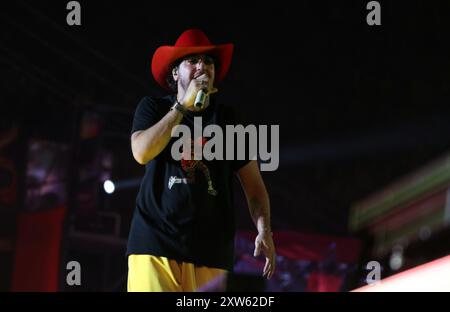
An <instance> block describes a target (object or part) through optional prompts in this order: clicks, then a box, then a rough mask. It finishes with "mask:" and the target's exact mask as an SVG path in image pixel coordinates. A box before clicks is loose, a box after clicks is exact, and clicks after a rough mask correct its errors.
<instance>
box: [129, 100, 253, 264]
mask: <svg viewBox="0 0 450 312" xmlns="http://www.w3.org/2000/svg"><path fill="white" fill-rule="evenodd" d="M174 100H175V96H174V95H170V96H166V97H162V98H153V97H144V98H143V99H142V100H141V102H140V103H139V105H138V107H137V109H136V112H135V115H134V120H133V127H132V133H133V132H135V131H138V130H146V129H148V128H149V127H151V126H153V125H154V124H156V123H157V122H158V121H159V120H161V118H162V117H164V116H165V115H166V114H167V112H168V111H169V109H170V107H171V106H172V105H173V103H174ZM211 100H212V98H211ZM196 116H201V117H202V127H203V128H204V127H206V126H207V125H210V124H215V125H219V126H221V127H222V129H223V132H224V135H223V137H224V141H225V125H226V124H232V125H235V124H239V123H238V122H237V121H236V120H235V119H234V118H235V115H234V114H233V112H232V111H230V109H229V108H226V107H224V106H222V105H219V104H217V103H215V102H214V101H211V103H210V105H209V106H208V107H207V108H206V109H204V110H203V111H201V112H191V111H188V113H187V115H186V116H185V117H183V119H182V121H181V124H184V125H187V126H188V127H189V128H190V130H191V134H192V139H193V140H194V141H193V142H197V143H193V144H204V143H205V140H208V139H209V138H201V139H199V138H194V137H193V136H194V127H193V124H194V117H196ZM176 140H178V138H171V140H170V141H169V144H168V145H167V146H166V147H165V148H164V150H163V151H162V152H161V153H160V154H158V155H157V156H156V157H155V158H154V159H153V160H151V161H150V162H148V163H147V164H146V166H145V175H144V178H143V180H142V182H141V186H140V190H139V193H138V195H137V199H136V208H135V211H134V215H133V220H132V224H131V229H130V235H129V238H128V247H127V254H128V255H129V254H151V255H154V256H163V257H167V258H170V259H174V260H178V261H185V262H191V263H194V264H197V265H204V266H208V267H215V268H222V269H226V270H232V268H233V256H234V234H235V216H234V209H233V205H232V204H233V194H232V191H233V187H232V181H233V180H232V179H233V172H235V171H237V170H238V169H239V168H241V167H243V166H244V165H245V164H247V163H248V162H249V160H212V161H208V160H206V159H204V158H203V159H202V160H201V161H197V160H184V159H181V160H179V161H176V160H174V159H173V158H172V155H171V148H172V144H173V143H174V142H175V141H176ZM199 142H203V143H199ZM224 145H226V144H224ZM192 150H194V148H192ZM223 151H224V153H223V155H224V159H225V156H226V147H225V146H224V147H223Z"/></svg>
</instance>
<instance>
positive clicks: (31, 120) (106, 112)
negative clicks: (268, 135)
mask: <svg viewBox="0 0 450 312" xmlns="http://www.w3.org/2000/svg"><path fill="white" fill-rule="evenodd" d="M79 2H80V4H81V8H82V25H81V26H68V25H67V24H66V14H67V10H66V4H67V1H14V2H11V3H8V4H2V9H1V11H0V42H1V44H0V73H1V75H0V107H1V115H0V122H1V125H2V128H6V127H8V125H10V124H12V123H19V124H21V125H22V126H21V127H22V131H23V133H24V135H25V136H32V137H35V138H42V139H47V140H52V141H57V142H65V143H68V144H75V143H76V139H74V137H75V136H74V133H75V132H76V131H77V128H76V127H77V126H76V123H77V120H78V119H77V118H79V114H80V112H83V111H84V110H94V111H96V112H98V113H99V115H100V116H101V118H102V119H103V131H104V133H106V134H107V136H106V137H107V139H104V141H103V144H104V146H106V148H107V149H108V150H110V151H112V152H113V154H114V156H115V157H116V159H118V160H119V161H116V163H115V164H116V165H115V166H114V167H113V174H112V175H113V177H114V178H115V179H116V180H121V179H132V178H138V177H140V176H141V175H142V173H143V167H141V166H139V165H138V164H137V163H136V162H135V161H134V160H133V159H132V156H131V151H130V147H129V131H130V127H131V120H132V114H133V112H134V109H135V108H136V105H137V103H138V102H139V100H140V99H141V98H142V97H143V96H145V95H162V94H163V91H162V90H161V89H159V88H158V86H157V85H156V83H155V82H154V80H153V78H152V77H151V73H150V61H151V57H152V54H153V52H154V51H155V49H156V48H157V47H159V46H161V45H173V44H174V43H175V40H176V39H177V37H178V36H179V35H180V34H181V32H182V31H184V30H185V29H188V28H201V29H203V30H204V31H205V32H206V34H207V35H208V36H209V38H210V39H211V41H212V42H213V43H227V42H232V43H234V45H235V52H234V58H233V62H232V65H231V68H230V72H229V74H228V76H227V78H226V79H225V81H224V82H223V83H221V84H220V85H219V86H218V88H219V90H220V93H219V94H218V95H217V97H218V98H220V100H221V101H223V102H226V103H228V104H231V105H233V106H234V107H236V108H237V109H238V110H240V111H241V112H242V113H244V114H245V115H246V116H247V117H248V120H249V121H250V122H253V123H255V124H267V125H270V124H278V125H280V166H279V169H278V170H277V171H275V172H265V173H263V176H264V179H265V181H266V184H267V187H268V190H269V193H270V197H271V204H272V223H273V228H274V229H275V230H278V229H283V230H288V229H292V230H297V231H301V232H310V233H321V234H330V235H350V234H351V233H349V231H348V213H349V208H350V206H351V205H352V204H353V203H355V202H356V201H358V200H361V199H363V198H364V197H366V196H368V195H369V194H371V193H373V192H375V191H377V190H380V189H381V188H383V187H385V186H386V185H388V184H389V183H391V182H393V181H395V180H397V179H398V178H400V177H402V176H403V175H405V174H407V173H410V172H412V171H414V170H416V169H417V168H419V167H420V166H422V165H424V164H426V163H428V162H429V161H430V160H433V159H435V158H437V157H439V156H440V155H442V154H443V153H444V152H446V151H448V150H449V147H450V135H449V134H450V122H449V120H450V108H449V105H448V103H449V95H450V93H449V91H450V88H449V86H450V58H449V49H448V38H449V34H450V32H449V30H450V28H449V18H448V17H449V13H448V12H449V10H450V3H449V2H447V1H408V2H401V3H400V2H398V1H395V3H393V2H394V1H380V3H381V8H382V13H381V21H382V25H381V26H368V25H367V23H366V15H367V13H368V11H367V10H366V4H367V1H291V2H285V3H282V2H279V1H276V2H273V3H271V4H263V3H262V2H261V1H257V2H248V3H247V2H246V3H242V2H235V3H233V2H217V3H206V2H205V3H203V2H195V3H194V2H192V3H185V4H184V5H180V6H178V4H177V3H175V2H172V1H167V2H164V3H161V2H160V1H158V2H155V1H133V2H111V1H79ZM136 192H137V189H136V188H134V189H133V188H132V189H128V190H125V191H123V192H122V193H121V195H120V196H119V195H114V196H115V197H114V196H113V197H111V199H110V200H108V203H109V205H112V206H113V207H116V208H113V209H116V210H119V211H121V213H122V214H123V215H124V216H127V215H128V218H130V217H131V213H132V209H133V208H134V207H133V205H134V197H135V195H136ZM239 196H241V197H240V198H242V194H240V195H239ZM239 196H238V202H242V201H239ZM241 208H243V209H238V211H240V213H239V215H238V224H239V227H240V228H242V229H252V225H251V222H250V218H249V216H248V213H247V212H246V208H245V205H242V207H241ZM128 222H129V220H127V219H126V217H125V219H124V220H123V224H124V225H123V226H124V229H123V232H124V233H126V231H127V228H126V226H128Z"/></svg>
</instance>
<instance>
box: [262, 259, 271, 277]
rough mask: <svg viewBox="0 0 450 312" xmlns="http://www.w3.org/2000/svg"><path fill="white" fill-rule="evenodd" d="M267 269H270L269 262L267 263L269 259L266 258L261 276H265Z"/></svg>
mask: <svg viewBox="0 0 450 312" xmlns="http://www.w3.org/2000/svg"><path fill="white" fill-rule="evenodd" d="M269 267H270V261H269V258H266V264H264V269H263V276H267V273H268V271H269Z"/></svg>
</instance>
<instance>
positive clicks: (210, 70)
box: [174, 54, 215, 91]
mask: <svg viewBox="0 0 450 312" xmlns="http://www.w3.org/2000/svg"><path fill="white" fill-rule="evenodd" d="M203 74H206V76H207V77H206V78H205V79H204V80H206V81H207V82H208V89H211V88H212V87H213V85H214V75H215V67H214V59H213V58H212V57H210V56H208V55H205V54H194V55H189V56H187V57H185V58H184V59H183V60H182V62H181V63H180V65H178V71H177V75H176V76H174V79H175V80H176V81H177V83H178V85H179V86H181V87H182V89H183V90H184V91H186V89H187V87H188V86H189V83H190V82H191V80H192V79H196V78H198V77H199V76H201V75H203Z"/></svg>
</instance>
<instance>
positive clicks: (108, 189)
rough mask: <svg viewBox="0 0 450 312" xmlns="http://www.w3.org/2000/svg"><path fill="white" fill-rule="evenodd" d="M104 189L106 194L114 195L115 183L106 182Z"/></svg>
mask: <svg viewBox="0 0 450 312" xmlns="http://www.w3.org/2000/svg"><path fill="white" fill-rule="evenodd" d="M103 189H104V190H105V192H106V193H107V194H112V193H114V191H115V189H116V186H115V185H114V183H113V182H112V181H111V180H106V181H105V182H104V183H103Z"/></svg>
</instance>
